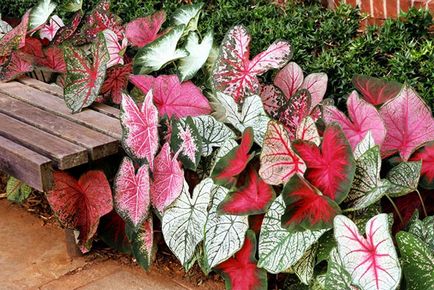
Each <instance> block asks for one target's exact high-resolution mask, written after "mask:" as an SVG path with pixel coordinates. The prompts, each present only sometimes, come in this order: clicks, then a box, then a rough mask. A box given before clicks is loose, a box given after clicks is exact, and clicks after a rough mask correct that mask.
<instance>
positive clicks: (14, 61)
mask: <svg viewBox="0 0 434 290" xmlns="http://www.w3.org/2000/svg"><path fill="white" fill-rule="evenodd" d="M31 71H33V65H32V64H31V63H30V62H28V61H26V60H25V59H24V58H23V57H22V56H21V55H20V54H19V53H18V52H12V54H11V56H10V58H9V61H7V62H6V64H4V65H3V66H2V68H1V69H0V81H10V80H13V79H16V78H18V77H20V76H22V75H23V74H25V73H28V72H31Z"/></svg>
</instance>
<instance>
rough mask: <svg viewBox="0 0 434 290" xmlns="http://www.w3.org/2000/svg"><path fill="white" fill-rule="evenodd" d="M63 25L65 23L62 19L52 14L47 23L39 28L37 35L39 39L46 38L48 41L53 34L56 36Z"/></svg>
mask: <svg viewBox="0 0 434 290" xmlns="http://www.w3.org/2000/svg"><path fill="white" fill-rule="evenodd" d="M63 26H65V24H63V21H62V19H60V17H59V16H57V15H53V16H52V17H51V18H50V21H49V22H48V24H45V25H44V26H42V28H41V30H39V37H40V38H41V39H44V38H46V39H48V40H49V41H52V40H53V38H54V36H56V33H57V31H58V30H59V29H60V28H61V27H63Z"/></svg>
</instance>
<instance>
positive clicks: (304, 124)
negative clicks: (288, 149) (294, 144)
mask: <svg viewBox="0 0 434 290" xmlns="http://www.w3.org/2000/svg"><path fill="white" fill-rule="evenodd" d="M295 139H299V140H305V141H309V142H312V143H314V144H315V145H316V146H319V145H320V144H321V138H320V136H319V133H318V129H317V128H316V125H315V122H314V121H313V119H312V118H311V117H310V116H307V117H305V118H304V119H303V120H301V123H300V126H299V127H298V128H297V131H296V133H295Z"/></svg>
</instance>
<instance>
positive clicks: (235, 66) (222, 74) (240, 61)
mask: <svg viewBox="0 0 434 290" xmlns="http://www.w3.org/2000/svg"><path fill="white" fill-rule="evenodd" d="M249 44H250V34H249V32H248V31H247V29H246V28H245V27H244V26H242V25H237V26H235V27H233V28H232V29H231V30H230V31H229V32H228V33H227V34H226V36H225V38H224V40H223V42H222V44H221V48H220V54H219V56H218V59H217V62H216V64H215V67H214V71H213V76H214V77H213V81H214V87H215V89H216V90H217V91H220V92H222V93H224V94H227V95H230V96H231V97H232V98H233V99H234V100H235V102H237V103H239V102H240V101H241V100H242V99H244V97H245V96H246V95H247V94H257V93H258V92H259V81H258V79H257V76H258V75H261V74H263V73H265V72H267V71H268V70H270V69H277V68H281V67H283V66H284V65H285V64H286V63H287V62H288V60H289V59H290V58H291V54H292V51H291V46H290V45H289V43H287V42H286V41H276V42H274V43H273V44H272V45H270V47H268V49H267V50H266V51H264V52H261V53H260V54H258V55H257V56H255V57H254V58H253V59H252V60H250V52H249Z"/></svg>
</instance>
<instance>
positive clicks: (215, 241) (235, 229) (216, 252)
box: [204, 186, 249, 273]
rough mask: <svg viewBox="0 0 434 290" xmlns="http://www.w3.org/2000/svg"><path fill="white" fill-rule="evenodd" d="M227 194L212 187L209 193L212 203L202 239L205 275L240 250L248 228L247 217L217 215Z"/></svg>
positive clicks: (224, 189)
mask: <svg viewBox="0 0 434 290" xmlns="http://www.w3.org/2000/svg"><path fill="white" fill-rule="evenodd" d="M228 192H229V190H228V189H226V188H224V187H222V186H214V187H213V189H212V191H211V196H212V201H211V207H210V209H209V211H208V217H207V221H206V225H205V237H204V252H205V263H206V272H207V273H209V272H210V270H211V269H212V268H213V267H215V266H217V265H218V264H220V263H222V262H224V261H226V260H227V259H229V258H230V257H232V255H233V254H235V253H236V252H238V250H239V249H241V247H242V246H243V244H244V238H245V234H246V231H247V229H248V228H249V223H248V218H247V216H235V215H220V214H218V212H217V207H218V205H219V204H220V203H221V202H222V201H223V199H224V198H225V197H226V195H227V194H228Z"/></svg>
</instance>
